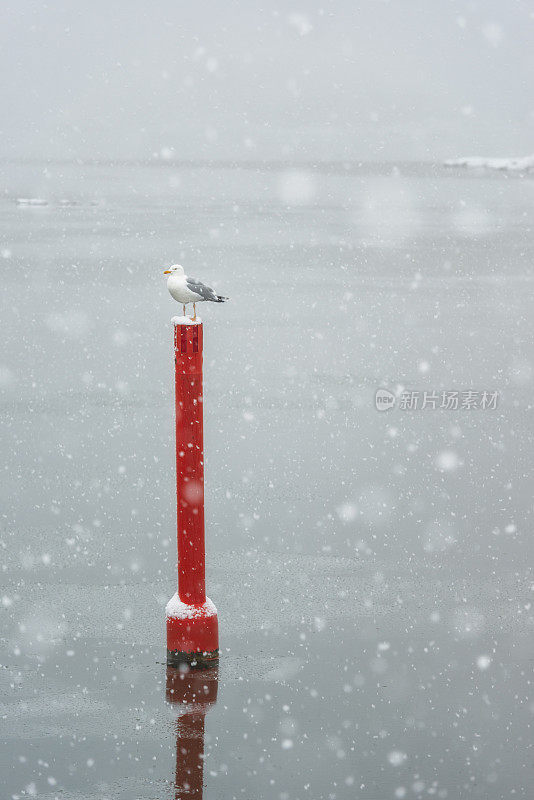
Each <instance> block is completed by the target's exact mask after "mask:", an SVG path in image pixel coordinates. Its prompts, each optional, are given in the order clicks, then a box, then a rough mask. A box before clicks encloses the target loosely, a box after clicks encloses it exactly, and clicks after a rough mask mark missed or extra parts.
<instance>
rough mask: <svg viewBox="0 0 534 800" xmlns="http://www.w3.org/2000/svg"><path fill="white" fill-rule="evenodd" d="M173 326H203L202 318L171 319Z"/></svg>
mask: <svg viewBox="0 0 534 800" xmlns="http://www.w3.org/2000/svg"><path fill="white" fill-rule="evenodd" d="M171 322H172V324H173V325H202V320H201V319H200V317H196V319H191V317H173V318H172V319H171Z"/></svg>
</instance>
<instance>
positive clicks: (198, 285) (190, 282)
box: [186, 278, 218, 302]
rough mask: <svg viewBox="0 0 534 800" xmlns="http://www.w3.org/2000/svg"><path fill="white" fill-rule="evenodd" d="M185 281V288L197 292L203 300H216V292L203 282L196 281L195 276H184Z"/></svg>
mask: <svg viewBox="0 0 534 800" xmlns="http://www.w3.org/2000/svg"><path fill="white" fill-rule="evenodd" d="M186 283H187V288H188V289H191V291H192V292H196V293H197V294H199V295H200V296H201V297H202V299H203V300H213V301H214V302H217V299H218V298H217V295H216V293H215V292H214V291H213V289H211V288H210V287H209V286H206V284H205V283H202V282H201V281H198V280H197V279H196V278H186Z"/></svg>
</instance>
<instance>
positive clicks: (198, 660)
mask: <svg viewBox="0 0 534 800" xmlns="http://www.w3.org/2000/svg"><path fill="white" fill-rule="evenodd" d="M166 617H167V664H169V666H174V667H177V666H180V665H181V664H186V665H188V666H190V667H209V666H213V665H214V664H216V663H217V661H218V658H219V623H218V618H217V609H216V608H215V606H214V605H213V603H212V602H211V600H210V599H209V598H206V601H205V602H204V603H202V604H200V605H188V604H187V603H183V602H182V601H181V600H180V598H179V597H178V594H175V595H174V597H173V598H172V600H170V601H169V602H168V603H167V608H166Z"/></svg>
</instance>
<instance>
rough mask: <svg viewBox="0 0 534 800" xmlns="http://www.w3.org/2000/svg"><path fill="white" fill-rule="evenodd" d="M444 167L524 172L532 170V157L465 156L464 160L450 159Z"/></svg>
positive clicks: (533, 163)
mask: <svg viewBox="0 0 534 800" xmlns="http://www.w3.org/2000/svg"><path fill="white" fill-rule="evenodd" d="M444 164H445V166H446V167H470V168H471V169H481V168H484V169H500V170H510V171H515V172H526V171H528V170H531V169H534V155H531V156H518V157H505V158H484V157H481V156H467V157H464V158H451V159H448V160H447V161H445V162H444Z"/></svg>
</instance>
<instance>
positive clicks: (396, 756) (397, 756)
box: [388, 750, 408, 767]
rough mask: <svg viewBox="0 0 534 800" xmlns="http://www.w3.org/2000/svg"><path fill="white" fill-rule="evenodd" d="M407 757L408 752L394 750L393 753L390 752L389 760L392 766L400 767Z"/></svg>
mask: <svg viewBox="0 0 534 800" xmlns="http://www.w3.org/2000/svg"><path fill="white" fill-rule="evenodd" d="M407 758H408V756H407V755H406V753H403V752H402V751H401V750H392V751H391V753H388V761H389V763H390V764H391V766H392V767H400V766H401V764H404V762H405V761H406V759H407Z"/></svg>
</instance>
